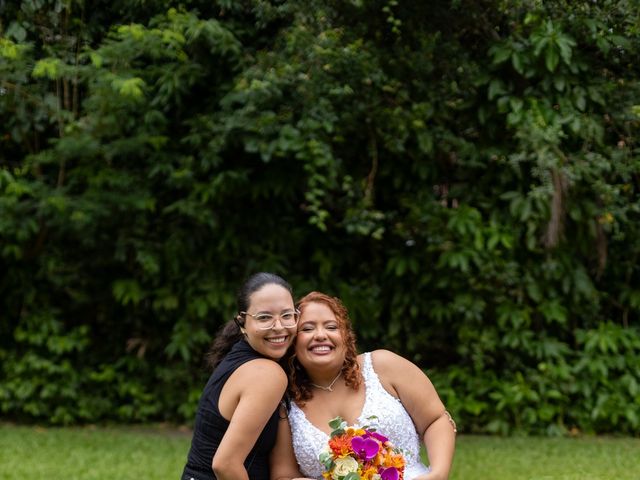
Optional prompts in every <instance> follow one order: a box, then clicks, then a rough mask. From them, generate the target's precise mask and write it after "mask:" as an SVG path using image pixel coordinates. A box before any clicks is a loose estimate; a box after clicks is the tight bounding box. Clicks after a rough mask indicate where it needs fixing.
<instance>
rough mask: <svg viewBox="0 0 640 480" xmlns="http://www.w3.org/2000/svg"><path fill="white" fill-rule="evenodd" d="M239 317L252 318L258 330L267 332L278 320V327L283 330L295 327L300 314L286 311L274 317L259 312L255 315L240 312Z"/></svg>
mask: <svg viewBox="0 0 640 480" xmlns="http://www.w3.org/2000/svg"><path fill="white" fill-rule="evenodd" d="M240 315H249V316H250V317H253V319H254V320H255V321H256V323H257V324H258V328H259V329H260V330H269V329H271V328H273V327H275V325H276V320H277V319H278V318H279V319H280V325H282V326H283V327H284V328H291V327H295V326H296V325H297V324H298V317H299V316H300V312H299V311H298V310H287V311H285V312H282V313H281V314H280V315H277V314H276V315H274V314H273V313H269V312H260V313H256V314H255V315H254V314H253V313H249V312H240Z"/></svg>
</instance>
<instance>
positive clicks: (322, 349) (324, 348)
mask: <svg viewBox="0 0 640 480" xmlns="http://www.w3.org/2000/svg"><path fill="white" fill-rule="evenodd" d="M311 350H312V351H314V352H328V351H329V350H331V348H330V347H328V346H326V345H320V346H318V347H313V348H312V349H311Z"/></svg>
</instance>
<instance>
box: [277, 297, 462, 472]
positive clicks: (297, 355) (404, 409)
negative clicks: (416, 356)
mask: <svg viewBox="0 0 640 480" xmlns="http://www.w3.org/2000/svg"><path fill="white" fill-rule="evenodd" d="M298 309H299V310H300V312H301V313H300V320H299V323H298V335H297V338H296V340H295V349H294V351H293V353H292V355H291V357H290V358H289V361H288V364H289V388H290V395H291V399H292V401H291V404H290V406H289V409H288V412H287V415H288V422H287V421H286V420H287V419H286V418H284V419H283V421H281V422H280V425H279V429H278V440H277V442H276V446H275V447H274V450H273V451H272V455H271V458H272V459H274V460H275V461H274V462H273V463H272V466H271V479H272V480H284V479H290V478H295V477H298V476H300V474H301V475H302V476H304V477H307V478H316V479H318V478H322V465H321V464H320V461H319V460H318V454H319V453H320V451H321V450H322V449H323V448H324V447H325V446H326V445H327V441H328V439H329V433H330V431H331V428H330V427H329V421H330V420H332V419H333V418H335V417H337V416H340V417H342V418H343V419H344V420H345V421H346V422H347V424H349V425H358V426H363V425H371V424H372V420H371V417H377V418H376V419H375V420H374V421H373V424H374V425H375V426H376V427H377V430H378V431H379V432H380V433H382V434H383V435H384V436H386V437H388V438H389V440H390V441H391V442H392V443H393V444H394V445H395V446H397V447H399V448H400V449H402V450H403V453H404V455H405V461H406V466H405V472H404V479H405V480H440V479H447V478H448V476H449V471H450V469H451V463H452V461H453V452H454V448H455V432H456V427H455V423H454V422H453V420H452V418H451V416H450V415H449V413H448V412H447V411H446V410H445V407H444V405H443V403H442V401H441V400H440V398H439V397H438V394H437V392H436V390H435V388H434V387H433V384H432V383H431V381H430V380H429V379H428V378H427V376H426V375H425V374H424V373H423V372H422V371H421V370H420V369H419V368H418V367H417V366H416V365H414V364H413V363H411V362H409V361H408V360H406V359H404V358H402V357H400V356H398V355H396V354H394V353H392V352H390V351H388V350H376V351H373V352H368V353H364V354H361V355H358V354H357V352H356V345H355V336H354V334H353V330H352V327H351V323H350V320H349V316H348V313H347V310H346V308H345V307H344V305H343V304H342V303H341V302H340V300H338V299H337V298H334V297H330V296H328V295H325V294H323V293H319V292H311V293H310V294H308V295H306V296H305V297H304V298H302V300H300V302H299V305H298ZM422 442H424V445H425V447H426V450H427V456H428V458H429V464H430V466H429V467H426V466H425V465H424V464H423V463H422V462H421V460H420V456H419V454H420V445H421V443H422ZM276 459H277V460H276Z"/></svg>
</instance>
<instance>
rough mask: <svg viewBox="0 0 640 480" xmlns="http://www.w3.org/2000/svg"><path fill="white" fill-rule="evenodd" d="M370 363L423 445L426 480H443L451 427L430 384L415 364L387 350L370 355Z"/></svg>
mask: <svg viewBox="0 0 640 480" xmlns="http://www.w3.org/2000/svg"><path fill="white" fill-rule="evenodd" d="M372 361H373V362H374V368H375V370H376V372H377V373H378V377H379V378H380V381H381V382H382V385H383V386H384V387H385V388H386V389H387V390H388V391H389V392H390V393H392V394H395V396H396V397H398V398H399V399H400V401H401V402H402V405H403V406H404V408H405V409H406V410H407V412H408V413H409V415H410V416H411V419H412V420H413V423H414V424H415V426H416V430H417V431H418V434H419V435H420V436H421V438H422V440H423V442H424V445H425V447H426V449H427V455H428V457H429V464H430V466H431V472H430V473H429V475H427V476H426V478H428V479H434V480H435V479H438V480H440V479H447V478H448V477H449V471H450V470H451V463H452V462H453V452H454V450H455V428H454V426H453V424H452V423H450V422H449V418H450V417H449V416H448V414H447V413H446V410H445V407H444V404H443V403H442V401H441V400H440V397H439V396H438V393H437V392H436V389H435V388H434V386H433V384H432V383H431V381H430V380H429V378H428V377H427V376H426V375H425V374H424V372H422V370H420V369H419V368H418V367H417V366H416V365H415V364H413V363H412V362H410V361H409V360H407V359H405V358H403V357H401V356H399V355H396V354H395V353H393V352H390V351H388V350H376V351H375V352H373V354H372ZM419 478H420V477H419Z"/></svg>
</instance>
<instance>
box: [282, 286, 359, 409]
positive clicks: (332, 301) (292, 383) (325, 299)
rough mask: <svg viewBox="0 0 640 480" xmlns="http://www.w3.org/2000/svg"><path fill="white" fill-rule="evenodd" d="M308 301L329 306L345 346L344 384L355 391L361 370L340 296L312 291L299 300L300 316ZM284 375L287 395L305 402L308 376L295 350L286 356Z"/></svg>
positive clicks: (308, 391)
mask: <svg viewBox="0 0 640 480" xmlns="http://www.w3.org/2000/svg"><path fill="white" fill-rule="evenodd" d="M311 303H322V304H324V305H326V306H327V307H329V308H330V309H331V311H332V312H333V314H334V315H335V316H336V319H337V320H338V324H339V325H340V330H341V332H342V339H343V341H344V344H345V348H346V355H345V359H344V363H343V364H342V376H343V377H344V380H345V383H346V384H347V385H348V386H350V387H351V388H353V389H354V390H357V389H358V388H359V387H360V385H361V384H362V373H361V372H360V365H358V352H357V350H356V335H355V333H354V331H353V327H352V326H351V320H350V319H349V313H348V312H347V308H346V307H345V306H344V304H343V303H342V302H341V301H340V299H339V298H336V297H330V296H329V295H326V294H324V293H321V292H311V293H309V294H307V295H305V296H304V297H302V298H301V299H300V300H299V301H298V310H300V315H301V316H302V315H304V310H305V308H306V307H307V305H309V304H311ZM286 364H287V367H288V368H287V370H288V371H287V374H288V375H289V395H290V397H291V399H292V400H295V401H296V403H298V404H300V405H304V402H305V401H307V400H309V399H310V398H312V397H313V391H312V387H311V379H310V378H309V375H307V372H306V370H305V369H304V367H303V366H302V365H301V364H300V362H299V361H298V359H297V358H296V355H295V350H294V349H291V350H290V353H289V354H288V357H287V362H286Z"/></svg>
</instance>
